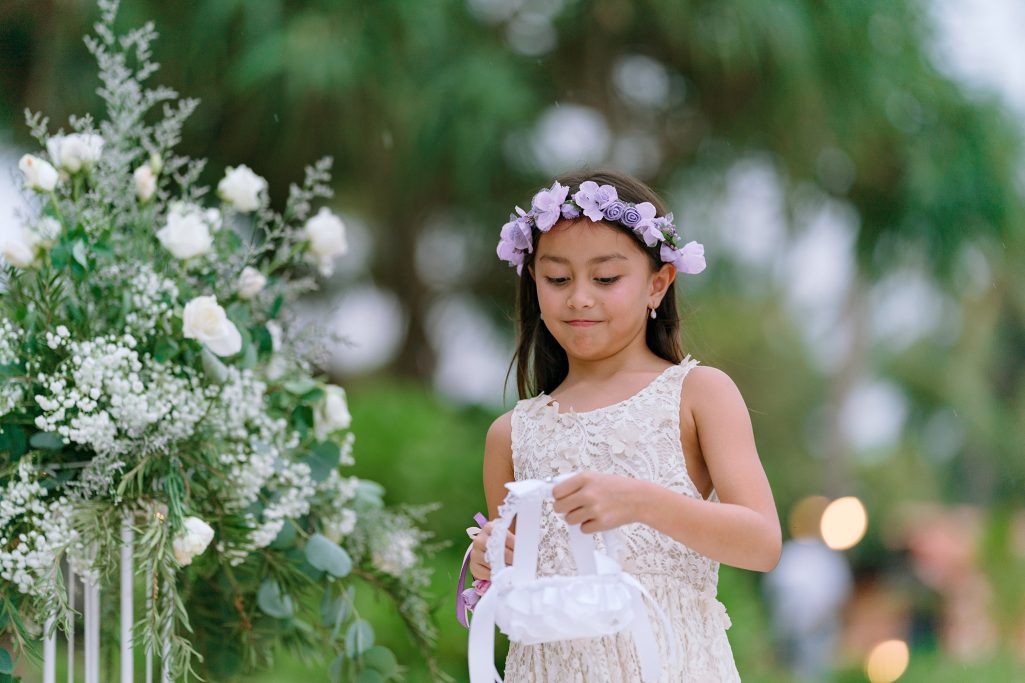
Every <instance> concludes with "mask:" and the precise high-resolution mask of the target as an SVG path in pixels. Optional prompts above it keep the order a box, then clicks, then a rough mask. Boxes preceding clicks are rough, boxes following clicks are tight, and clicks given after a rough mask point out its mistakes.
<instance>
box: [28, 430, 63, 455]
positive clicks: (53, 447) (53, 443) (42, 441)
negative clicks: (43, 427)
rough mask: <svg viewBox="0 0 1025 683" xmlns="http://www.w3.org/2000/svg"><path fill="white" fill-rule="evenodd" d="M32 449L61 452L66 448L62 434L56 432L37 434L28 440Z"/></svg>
mask: <svg viewBox="0 0 1025 683" xmlns="http://www.w3.org/2000/svg"><path fill="white" fill-rule="evenodd" d="M28 442H29V445H31V446H32V448H38V449H40V450H44V451H59V450H60V449H62V448H64V439H63V438H61V435H60V434H55V433H54V432H36V433H35V434H33V435H32V437H31V438H30V439H29V440H28Z"/></svg>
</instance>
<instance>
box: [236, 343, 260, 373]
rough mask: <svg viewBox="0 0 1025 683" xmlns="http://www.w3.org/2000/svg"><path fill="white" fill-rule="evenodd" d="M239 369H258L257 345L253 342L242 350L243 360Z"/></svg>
mask: <svg viewBox="0 0 1025 683" xmlns="http://www.w3.org/2000/svg"><path fill="white" fill-rule="evenodd" d="M238 365H239V367H240V368H242V369H243V370H251V369H253V368H255V367H256V345H255V344H253V343H252V342H250V343H248V344H246V345H245V346H244V347H243V350H242V360H241V361H239V364H238Z"/></svg>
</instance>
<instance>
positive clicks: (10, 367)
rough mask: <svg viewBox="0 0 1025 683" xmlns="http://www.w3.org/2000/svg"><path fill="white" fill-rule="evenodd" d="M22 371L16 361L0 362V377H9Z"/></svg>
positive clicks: (15, 375) (22, 372)
mask: <svg viewBox="0 0 1025 683" xmlns="http://www.w3.org/2000/svg"><path fill="white" fill-rule="evenodd" d="M24 373H25V371H24V370H23V369H22V367H21V366H20V365H18V364H17V363H6V364H5V363H0V379H10V378H11V377H17V376H18V375H22V374H24Z"/></svg>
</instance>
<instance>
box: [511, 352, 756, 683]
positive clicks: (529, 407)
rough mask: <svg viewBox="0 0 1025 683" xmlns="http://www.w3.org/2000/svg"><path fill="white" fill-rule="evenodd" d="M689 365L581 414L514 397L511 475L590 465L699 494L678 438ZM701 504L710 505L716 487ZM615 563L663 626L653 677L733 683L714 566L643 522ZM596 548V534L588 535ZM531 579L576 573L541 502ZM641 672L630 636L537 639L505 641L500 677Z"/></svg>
mask: <svg viewBox="0 0 1025 683" xmlns="http://www.w3.org/2000/svg"><path fill="white" fill-rule="evenodd" d="M697 364H698V363H697V361H695V360H693V359H692V358H691V357H690V356H688V357H687V358H685V359H684V360H683V362H681V363H680V364H679V365H674V366H672V367H669V368H667V369H666V370H665V371H664V372H663V373H662V374H661V375H659V376H658V377H657V378H655V379H654V380H653V381H652V382H651V383H650V384H649V385H648V386H646V387H645V388H644V389H642V390H641V391H640V392H638V393H637V394H635V395H633V396H631V397H630V398H628V399H626V400H624V401H621V402H619V403H615V404H613V405H610V406H606V407H604V408H599V409H597V410H592V411H588V412H583V413H578V412H572V411H570V412H566V413H560V412H559V410H560V408H559V404H558V402H557V401H554V400H553V399H552V398H551V397H550V396H548V395H546V394H541V395H539V396H536V397H534V398H531V399H525V400H522V401H519V402H518V403H517V404H516V407H515V408H514V409H513V415H512V458H513V471H514V474H515V477H516V479H517V480H520V479H545V478H548V477H551V476H553V475H555V474H559V473H562V472H569V471H582V470H591V471H598V472H606V473H609V474H618V475H623V476H628V477H633V478H636V479H647V480H650V481H654V482H657V483H658V484H661V485H662V486H664V487H666V488H668V489H671V490H673V491H677V492H679V493H681V494H683V495H686V496H691V497H693V498H700V497H701V494H700V493H699V492H698V490H697V487H696V486H695V485H694V482H693V481H691V478H690V476H689V475H688V474H687V465H686V461H685V460H684V457H683V447H682V446H681V444H680V391H681V387H682V384H683V380H684V378H685V377H686V375H687V373H688V372H689V371H690V369H691V368H692V367H694V366H695V365H697ZM709 500H712V501H718V498H717V497H716V494H715V491H713V492H712V494H711V496H709ZM620 531H621V533H622V537H623V548H622V551H621V552H622V555H621V559H622V563H623V569H624V570H626V571H628V572H630V573H631V574H633V575H634V576H635V577H636V578H637V579H638V581H640V582H641V583H642V584H643V585H644V586H645V587H646V588H647V589H648V591H649V592H650V593H651V595H652V597H654V599H655V601H656V602H657V603H658V604H659V605H660V606H661V607H662V609H663V610H664V611H665V613H666V615H667V616H668V617H669V619H670V620H671V622H672V625H673V631H674V637H675V638H676V642H677V646H678V652H679V656H678V657H677V659H676V661H668V656H669V649H668V647H667V643H666V641H665V634H664V633H663V632H662V630H661V629H660V628H658V627H657V626H656V628H655V633H656V637H657V639H658V641H659V651H660V653H661V654H662V658H663V670H662V675H661V677H660V678H659V681H660V683H661V682H665V683H669V682H670V681H672V682H674V683H679V682H684V681H686V682H687V683H691V682H693V683H732V682H733V681H739V680H740V676H739V674H738V673H737V667H736V664H735V663H734V661H733V652H732V650H731V649H730V643H729V640H728V639H727V637H726V629H728V628H729V627H730V620H729V617H728V616H727V615H726V609H725V607H724V606H723V604H722V603H721V602H719V601H718V600H717V599H716V587H717V583H718V572H719V563H718V562H716V561H714V560H711V559H709V558H708V557H705V556H704V555H699V554H698V553H696V552H694V551H693V550H691V549H690V548H688V547H687V546H685V545H683V544H682V543H680V542H678V541H676V540H673V539H672V538H670V537H669V536H666V535H665V534H662V533H660V532H658V531H655V530H654V529H652V528H651V527H648V526H645V525H643V524H630V525H627V526H624V527H622V528H621V529H620ZM595 538H596V541H597V542H598V543H599V544H600V542H601V539H600V537H597V536H596V537H595ZM538 555H539V557H538V575H539V576H550V575H553V574H575V573H576V568H575V565H574V562H573V555H572V553H571V551H570V549H569V536H568V533H567V530H566V525H565V522H563V520H562V519H561V518H560V517H559V516H558V515H556V514H555V513H554V511H553V510H552V504H551V502H546V503H545V507H544V510H543V512H542V519H541V542H540V548H539V553H538ZM640 680H641V678H640V668H639V665H638V661H637V654H636V650H635V649H634V644H633V638H632V636H630V635H629V632H624V633H621V634H618V635H616V636H608V637H604V638H588V639H580V640H567V641H559V642H553V643H542V644H540V645H520V644H518V643H511V644H510V649H509V655H508V657H507V659H506V667H505V681H506V683H520V682H521V681H538V682H540V681H550V682H551V683H606V682H608V683H636V682H638V681H640Z"/></svg>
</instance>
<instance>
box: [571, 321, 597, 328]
mask: <svg viewBox="0 0 1025 683" xmlns="http://www.w3.org/2000/svg"><path fill="white" fill-rule="evenodd" d="M566 322H567V323H568V324H570V325H572V326H573V327H590V326H591V325H597V324H598V323H599V322H600V321H598V320H567V321H566Z"/></svg>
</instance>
